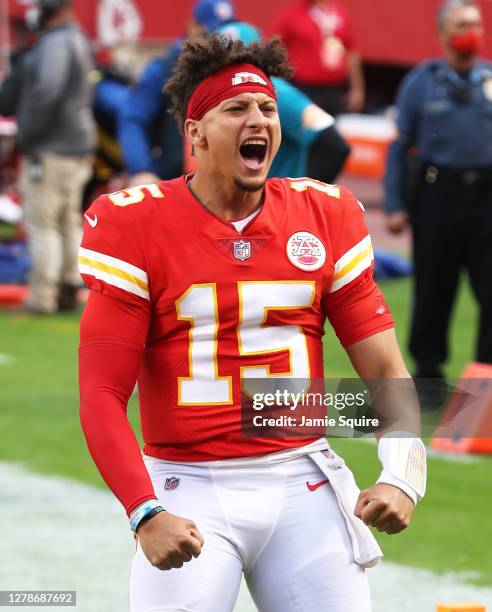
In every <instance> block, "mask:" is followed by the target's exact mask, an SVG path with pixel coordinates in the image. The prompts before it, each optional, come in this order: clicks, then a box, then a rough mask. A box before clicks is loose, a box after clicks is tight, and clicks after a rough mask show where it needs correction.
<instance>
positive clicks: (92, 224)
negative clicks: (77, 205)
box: [84, 214, 97, 228]
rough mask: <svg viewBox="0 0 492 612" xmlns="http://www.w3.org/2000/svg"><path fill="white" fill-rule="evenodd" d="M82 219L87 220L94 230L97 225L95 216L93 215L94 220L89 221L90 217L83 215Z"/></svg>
mask: <svg viewBox="0 0 492 612" xmlns="http://www.w3.org/2000/svg"><path fill="white" fill-rule="evenodd" d="M84 217H85V218H86V219H87V221H88V223H89V225H90V226H91V227H92V228H94V227H96V225H97V215H94V219H91V217H89V215H87V214H84Z"/></svg>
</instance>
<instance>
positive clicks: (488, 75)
mask: <svg viewBox="0 0 492 612" xmlns="http://www.w3.org/2000/svg"><path fill="white" fill-rule="evenodd" d="M397 107H398V116H397V127H398V130H399V133H400V136H399V138H398V139H397V141H396V142H394V143H393V144H392V145H391V147H390V151H389V155H388V162H387V172H386V176H385V193H386V201H385V210H386V212H395V211H399V210H404V208H405V206H404V203H403V197H402V173H403V168H404V160H405V156H406V153H407V150H408V148H409V147H412V146H415V147H416V150H417V158H418V160H420V161H422V162H424V163H426V164H429V165H434V166H437V167H446V168H459V169H479V168H484V167H487V166H492V64H490V63H488V62H485V61H483V60H480V61H479V62H478V63H477V64H476V65H475V67H474V68H473V69H472V70H471V71H470V72H469V73H467V74H466V75H460V74H458V73H457V72H456V71H455V70H454V69H452V68H451V67H450V66H449V64H448V63H447V62H445V61H444V60H442V59H435V60H430V61H428V62H425V63H424V64H422V65H421V66H418V67H416V68H415V69H414V70H412V71H411V72H410V73H409V74H408V75H407V76H406V77H405V79H404V80H403V82H402V84H401V86H400V89H399V92H398V96H397Z"/></svg>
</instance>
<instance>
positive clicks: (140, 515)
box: [130, 499, 165, 533]
mask: <svg viewBox="0 0 492 612" xmlns="http://www.w3.org/2000/svg"><path fill="white" fill-rule="evenodd" d="M159 512H165V510H164V508H163V507H162V506H161V504H160V503H159V502H158V501H157V500H156V499H149V500H148V501H146V502H144V503H143V504H140V506H138V507H137V508H135V510H133V512H132V513H131V514H130V529H131V530H132V531H133V532H135V533H136V531H137V529H138V526H139V525H140V523H141V522H142V521H143V520H144V519H145V520H148V519H150V518H152V516H155V515H156V514H159Z"/></svg>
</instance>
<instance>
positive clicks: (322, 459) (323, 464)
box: [309, 449, 383, 568]
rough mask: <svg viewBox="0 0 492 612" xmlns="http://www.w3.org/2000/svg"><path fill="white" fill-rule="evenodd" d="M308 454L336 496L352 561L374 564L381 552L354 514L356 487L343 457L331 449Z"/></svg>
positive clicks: (360, 563)
mask: <svg viewBox="0 0 492 612" xmlns="http://www.w3.org/2000/svg"><path fill="white" fill-rule="evenodd" d="M309 456H310V457H311V459H312V460H313V461H314V463H316V465H317V466H318V467H319V469H320V470H321V471H322V472H323V474H325V476H326V477H327V478H328V480H329V481H330V484H331V486H332V488H333V490H334V491H335V495H336V496H337V500H338V505H339V506H340V510H341V511H342V514H343V517H344V519H345V523H346V525H347V529H348V532H349V535H350V539H351V540H352V548H353V551H354V559H355V562H356V563H358V564H359V565H361V566H362V567H364V568H368V567H373V566H374V565H377V564H378V563H379V561H380V560H381V559H382V558H383V552H382V550H381V548H380V547H379V544H378V543H377V542H376V538H375V537H374V536H373V535H372V533H371V530H370V529H369V527H368V526H367V525H366V524H365V523H363V522H362V521H361V520H360V519H359V518H357V517H356V516H355V514H354V510H355V505H356V503H357V499H358V497H359V493H360V489H359V487H358V486H357V484H356V482H355V479H354V476H353V474H352V472H351V471H350V470H349V468H348V467H347V466H346V464H345V461H344V460H343V459H342V458H341V457H339V456H338V455H337V454H336V453H335V452H333V451H332V450H331V449H328V450H323V451H317V452H315V453H310V454H309Z"/></svg>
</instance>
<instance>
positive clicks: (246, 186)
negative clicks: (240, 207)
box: [233, 177, 266, 193]
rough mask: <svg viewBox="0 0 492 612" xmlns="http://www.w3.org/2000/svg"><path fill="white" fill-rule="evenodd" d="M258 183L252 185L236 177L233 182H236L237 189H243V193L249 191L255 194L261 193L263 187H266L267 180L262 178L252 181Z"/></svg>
mask: <svg viewBox="0 0 492 612" xmlns="http://www.w3.org/2000/svg"><path fill="white" fill-rule="evenodd" d="M252 180H255V181H258V182H255V183H250V182H245V181H243V180H242V179H240V178H237V177H234V178H233V181H234V185H236V187H238V188H239V189H242V190H243V191H249V192H251V193H254V192H255V191H261V190H262V189H263V187H264V186H265V181H266V179H264V178H262V179H252Z"/></svg>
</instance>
